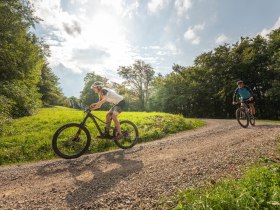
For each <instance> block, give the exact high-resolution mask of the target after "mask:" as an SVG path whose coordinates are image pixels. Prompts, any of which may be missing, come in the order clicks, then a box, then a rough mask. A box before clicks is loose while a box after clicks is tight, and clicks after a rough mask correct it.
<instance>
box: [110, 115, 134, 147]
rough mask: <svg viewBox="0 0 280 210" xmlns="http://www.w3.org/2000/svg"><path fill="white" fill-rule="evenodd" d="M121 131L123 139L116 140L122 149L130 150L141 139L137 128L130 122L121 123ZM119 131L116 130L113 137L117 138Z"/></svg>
mask: <svg viewBox="0 0 280 210" xmlns="http://www.w3.org/2000/svg"><path fill="white" fill-rule="evenodd" d="M120 126H121V131H122V135H123V136H122V138H120V139H118V140H114V141H115V144H116V145H117V146H118V147H120V148H122V149H128V148H131V147H133V146H134V145H135V144H136V143H137V141H138V138H139V133H138V129H137V126H136V125H135V124H134V123H133V122H131V121H128V120H124V121H121V122H120ZM116 133H117V130H116V129H114V132H113V136H116Z"/></svg>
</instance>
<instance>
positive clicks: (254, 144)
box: [0, 120, 280, 209]
mask: <svg viewBox="0 0 280 210" xmlns="http://www.w3.org/2000/svg"><path fill="white" fill-rule="evenodd" d="M205 121H206V122H207V125H206V126H204V127H201V128H198V129H195V130H191V131H185V132H181V133H177V134H174V135H170V136H168V137H166V138H164V139H161V140H158V141H154V142H150V143H146V144H139V145H136V146H135V147H133V148H132V149H129V150H115V151H110V152H104V153H99V154H93V155H84V156H82V157H80V158H78V159H75V160H63V159H57V160H51V161H43V162H38V163H32V164H22V165H13V166H5V167H0V209H158V208H159V207H158V205H157V204H158V202H159V200H160V199H161V198H164V197H166V196H170V195H174V193H176V192H178V190H180V189H184V188H186V187H189V186H197V185H201V184H203V183H205V182H209V181H211V182H213V181H215V180H217V179H220V178H223V177H225V176H234V177H236V176H240V175H241V173H242V169H243V168H244V166H247V165H250V164H252V163H254V162H258V161H259V160H260V158H270V159H272V160H274V161H278V162H280V157H279V155H277V152H276V149H277V147H276V144H277V142H276V137H277V136H279V135H280V124H270V123H264V122H257V125H256V126H255V127H249V128H247V129H244V128H241V127H240V126H239V125H238V124H237V122H236V121H235V120H205ZM278 154H279V153H278Z"/></svg>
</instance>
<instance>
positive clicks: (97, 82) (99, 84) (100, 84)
mask: <svg viewBox="0 0 280 210" xmlns="http://www.w3.org/2000/svg"><path fill="white" fill-rule="evenodd" d="M95 87H103V83H102V82H100V81H96V82H94V83H93V84H92V85H91V89H92V88H95Z"/></svg>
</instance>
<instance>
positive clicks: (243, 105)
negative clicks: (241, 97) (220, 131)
mask: <svg viewBox="0 0 280 210" xmlns="http://www.w3.org/2000/svg"><path fill="white" fill-rule="evenodd" d="M249 102H250V101H248V100H247V101H239V102H236V103H235V104H240V107H239V108H237V110H236V112H235V116H236V120H237V122H238V123H239V125H241V126H242V127H243V128H247V127H248V126H249V123H250V124H251V125H252V126H255V123H256V120H255V117H254V116H253V115H252V113H251V112H250V109H249V105H248V104H249Z"/></svg>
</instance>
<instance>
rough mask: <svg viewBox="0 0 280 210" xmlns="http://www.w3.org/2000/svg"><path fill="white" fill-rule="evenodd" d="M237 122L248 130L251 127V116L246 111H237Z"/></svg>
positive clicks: (239, 109)
mask: <svg viewBox="0 0 280 210" xmlns="http://www.w3.org/2000/svg"><path fill="white" fill-rule="evenodd" d="M235 115H236V120H237V122H238V123H239V125H241V126H242V127H243V128H247V127H248V125H249V116H248V114H247V113H246V111H245V110H244V109H242V108H238V109H237V110H236V113H235Z"/></svg>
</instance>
